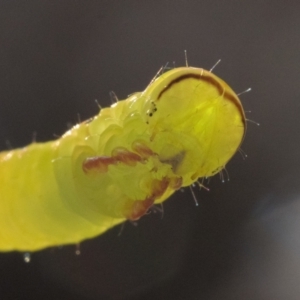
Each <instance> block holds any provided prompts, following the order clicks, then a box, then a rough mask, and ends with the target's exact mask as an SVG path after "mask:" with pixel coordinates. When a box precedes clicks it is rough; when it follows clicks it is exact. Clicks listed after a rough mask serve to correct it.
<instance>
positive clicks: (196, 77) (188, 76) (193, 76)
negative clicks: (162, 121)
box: [157, 73, 246, 128]
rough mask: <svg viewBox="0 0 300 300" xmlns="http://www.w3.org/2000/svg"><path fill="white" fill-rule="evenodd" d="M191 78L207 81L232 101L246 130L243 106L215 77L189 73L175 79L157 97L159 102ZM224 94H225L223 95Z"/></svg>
mask: <svg viewBox="0 0 300 300" xmlns="http://www.w3.org/2000/svg"><path fill="white" fill-rule="evenodd" d="M189 78H194V79H198V80H202V81H205V82H207V83H209V84H211V85H213V86H214V87H215V88H216V89H217V90H218V92H219V94H220V96H222V95H223V97H224V98H225V99H227V100H229V101H231V102H232V103H233V104H234V105H235V106H236V108H237V109H238V111H239V112H240V114H241V116H242V121H243V124H244V127H245V128H246V120H245V117H244V111H243V108H242V106H241V104H240V103H239V101H238V100H237V98H236V97H235V96H234V95H232V94H230V93H228V92H226V90H224V89H223V87H222V85H221V84H220V83H219V82H218V81H217V80H215V79H214V78H213V77H211V76H207V75H204V74H202V75H200V74H195V73H189V74H185V75H181V76H179V77H177V78H175V79H173V80H172V81H171V82H170V83H169V84H168V85H167V86H166V87H165V88H164V89H163V90H162V91H161V92H160V93H159V95H158V97H157V100H158V101H159V99H160V98H161V97H162V95H163V94H164V93H165V92H166V91H167V90H168V89H169V88H171V87H172V86H173V85H174V84H176V83H179V82H180V81H182V80H185V79H189ZM223 92H224V94H223Z"/></svg>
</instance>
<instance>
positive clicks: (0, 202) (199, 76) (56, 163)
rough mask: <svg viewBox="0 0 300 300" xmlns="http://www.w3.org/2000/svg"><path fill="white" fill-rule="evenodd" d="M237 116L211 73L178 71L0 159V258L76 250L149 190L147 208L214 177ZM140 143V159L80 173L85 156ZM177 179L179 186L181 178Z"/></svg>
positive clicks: (230, 144)
mask: <svg viewBox="0 0 300 300" xmlns="http://www.w3.org/2000/svg"><path fill="white" fill-rule="evenodd" d="M244 134H245V116H244V112H243V108H242V106H241V103H240V101H239V99H238V97H237V96H236V94H235V93H234V92H233V91H232V89H231V88H230V87H229V86H228V85H227V84H226V83H224V82H223V81H222V80H221V79H219V78H218V77H216V76H215V75H213V74H212V73H210V72H208V71H205V70H203V69H198V68H190V67H183V68H176V69H173V70H171V71H168V72H166V73H164V74H163V75H161V76H160V77H158V78H157V79H156V80H154V81H153V82H152V83H151V84H150V85H149V86H148V87H147V88H146V90H145V91H144V92H142V93H135V94H133V95H131V96H130V97H129V98H127V99H126V100H123V101H119V102H117V103H115V104H114V105H112V106H111V107H109V108H104V109H101V111H100V113H99V115H97V116H96V117H94V118H93V119H92V120H91V121H89V122H88V121H87V122H84V123H82V124H79V125H76V126H74V127H73V128H72V129H71V130H69V131H68V132H67V133H65V134H64V135H63V136H62V137H61V138H60V139H58V140H56V141H51V142H47V143H33V144H31V145H29V146H27V147H25V148H22V149H17V150H13V151H7V152H2V153H1V154H0V184H1V185H0V251H12V250H18V251H36V250H39V249H43V248H45V247H49V246H57V245H62V244H72V243H79V242H81V241H82V240H85V239H87V238H92V237H95V236H97V235H100V234H101V233H103V232H105V231H106V230H108V229H109V228H111V227H113V226H115V225H116V224H119V223H121V222H123V221H125V220H126V218H128V214H130V213H131V210H132V207H133V205H134V203H137V201H139V203H142V202H141V201H143V200H144V199H147V197H149V196H150V195H153V191H154V190H155V189H156V186H157V185H159V184H160V183H161V182H163V181H164V180H165V181H166V180H167V182H168V187H167V188H166V190H165V192H164V193H163V195H160V196H158V197H156V198H155V203H160V202H162V201H164V200H166V199H167V198H168V197H169V196H170V195H171V194H172V193H173V192H174V191H175V190H176V189H177V188H178V186H174V182H175V183H176V182H177V183H178V182H180V183H182V184H181V186H188V185H190V184H192V183H193V182H195V181H196V180H197V179H198V178H201V177H209V176H212V175H214V174H215V173H218V172H219V171H220V170H221V169H222V168H224V166H225V164H226V163H227V162H228V161H229V160H230V158H231V157H232V156H233V154H234V153H235V152H236V151H237V149H238V148H239V146H240V144H241V142H242V139H243V136H244ZM137 141H139V142H142V143H144V144H145V145H146V146H147V147H148V148H149V149H151V151H152V152H153V153H154V154H153V155H151V156H149V157H147V159H145V160H143V162H137V163H136V164H135V165H127V164H124V163H122V162H120V163H117V164H113V165H109V166H108V170H107V172H102V173H101V172H100V173H97V171H95V172H85V171H84V170H83V164H84V161H85V160H86V159H87V158H89V157H97V156H100V157H102V156H111V155H112V152H113V151H114V150H115V149H116V148H118V147H123V148H126V149H128V150H129V151H132V152H134V147H133V145H134V144H135V143H136V142H137ZM180 180H181V181H182V182H181V181H180Z"/></svg>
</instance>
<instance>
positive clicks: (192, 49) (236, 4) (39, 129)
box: [0, 0, 300, 300]
mask: <svg viewBox="0 0 300 300" xmlns="http://www.w3.org/2000/svg"><path fill="white" fill-rule="evenodd" d="M299 11H300V2H299V1H296V0H294V1H292V0H291V1H286V0H284V1H283V0H277V1H276V0H275V1H274V0H272V1H271V0H266V1H213V0H202V1H201V0H195V1H193V0H173V1H171V0H160V1H155V0H153V1H138V0H126V1H104V0H101V1H100V0H98V1H93V0H90V1H69V0H65V1H57V0H53V1H44V0H39V1H4V0H2V1H0V146H1V149H2V150H4V149H7V145H11V146H12V147H14V148H15V147H22V146H25V145H26V144H28V143H30V142H31V140H32V136H33V133H34V132H36V133H37V138H36V139H37V141H46V140H50V139H53V138H54V136H55V135H61V134H62V133H63V132H64V131H65V130H66V129H67V128H68V126H69V125H70V124H73V125H74V124H76V123H77V122H78V114H79V115H80V118H81V119H82V120H84V119H87V118H89V117H91V116H93V115H95V114H97V113H98V107H97V105H96V104H95V99H98V102H99V103H100V104H101V105H102V106H107V105H110V103H111V102H110V97H109V92H110V91H111V90H113V91H114V92H115V93H116V94H117V96H118V97H119V98H120V99H124V98H126V97H127V95H128V94H130V93H132V92H134V91H138V90H143V89H144V88H145V87H146V86H147V84H148V83H149V81H150V80H151V79H152V77H153V76H154V75H155V73H156V72H157V70H158V69H159V68H160V67H161V66H162V65H164V64H166V63H167V62H170V64H173V61H174V62H175V64H176V66H182V65H184V50H185V49H186V50H187V51H188V61H189V64H190V65H192V66H197V67H203V68H206V69H210V68H211V67H212V66H213V65H214V64H215V63H216V62H217V60H218V59H220V58H221V59H222V62H221V63H220V64H219V65H218V66H217V68H216V69H215V70H214V72H215V74H217V75H218V76H220V77H221V78H223V79H224V80H225V81H226V82H228V83H229V84H230V85H231V86H232V88H233V89H234V90H235V91H236V92H237V93H239V92H242V91H244V90H245V89H247V88H248V87H252V91H251V92H250V93H246V94H243V95H242V96H241V100H242V103H243V105H244V107H245V110H246V111H251V113H249V112H248V113H247V117H248V118H249V119H251V120H254V121H256V122H259V123H260V124H261V126H256V125H255V124H252V123H248V125H249V126H248V131H247V135H246V139H245V141H244V143H243V146H242V149H243V150H244V151H245V152H246V153H247V155H248V157H247V159H246V160H243V158H242V156H241V155H239V154H238V153H237V154H236V155H235V157H234V159H233V160H232V161H231V162H230V163H229V164H228V167H227V170H228V172H229V175H230V181H229V182H226V183H222V182H221V180H220V178H219V176H215V177H214V178H213V179H212V180H211V182H210V184H209V188H210V191H209V192H207V191H205V190H201V191H195V193H196V195H197V199H198V201H199V206H198V207H195V204H194V202H193V198H192V196H191V193H190V191H189V190H188V189H187V190H186V191H185V192H178V193H177V194H176V195H175V196H173V197H172V198H171V199H170V200H168V201H167V202H166V203H165V205H164V210H165V214H164V217H163V218H162V219H161V216H160V215H158V214H151V215H148V216H146V217H144V218H142V220H140V221H139V222H138V226H137V227H134V226H132V225H131V224H129V223H128V224H126V225H125V228H124V230H123V232H122V234H121V236H118V234H119V231H120V227H116V228H113V229H112V230H110V231H109V232H107V233H106V234H104V235H102V236H100V237H98V238H96V239H93V240H88V241H86V242H83V243H82V244H81V246H80V252H81V254H80V255H76V253H75V252H76V247H75V246H66V247H63V248H54V249H46V250H44V251H40V252H36V253H33V254H32V255H31V261H30V263H25V262H24V259H23V254H21V253H3V254H1V255H0V299H1V300H8V299H9V300H10V299H13V300H16V299H22V300H23V299H24V300H27V299H45V300H48V299H49V300H50V299H51V300H52V299H56V300H60V299H64V300H67V299H70V300H79V299H81V300H92V299H108V300H109V299H120V300H122V299H133V300H134V299H174V300H176V299H191V300H193V299H208V300H216V299H223V300H227V299H228V300H231V299H246V300H247V299H275V300H276V299H299V298H300V251H299V245H300V197H299V195H300V185H299V183H298V178H299V174H300V173H299V171H300V168H299V165H300V159H299V150H300V141H299V130H300V89H299V86H300V84H299V78H300V17H299ZM0 184H1V183H0Z"/></svg>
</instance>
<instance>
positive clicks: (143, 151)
mask: <svg viewBox="0 0 300 300" xmlns="http://www.w3.org/2000/svg"><path fill="white" fill-rule="evenodd" d="M132 149H133V150H134V151H135V152H137V153H138V154H139V155H140V156H141V157H142V158H144V159H146V158H148V157H150V156H152V155H155V153H154V152H153V151H152V150H151V149H150V148H149V147H148V146H147V145H146V144H145V143H144V142H143V141H134V142H133V143H132Z"/></svg>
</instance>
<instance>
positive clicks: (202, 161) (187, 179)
mask: <svg viewBox="0 0 300 300" xmlns="http://www.w3.org/2000/svg"><path fill="white" fill-rule="evenodd" d="M141 98H143V99H144V103H145V105H144V107H143V113H144V116H145V121H146V122H147V124H148V126H149V130H150V132H152V136H151V139H152V143H153V151H155V152H156V153H158V155H159V157H160V158H161V160H162V161H165V162H169V163H170V164H171V165H172V166H173V169H174V172H175V173H176V174H177V175H180V176H182V177H183V185H189V184H191V183H192V182H194V181H195V180H196V179H197V178H199V177H208V176H211V175H213V174H215V173H217V172H219V171H220V170H221V169H222V168H224V166H225V165H226V163H227V162H228V161H229V160H230V158H231V157H232V156H233V155H234V153H235V152H236V151H237V149H238V147H239V146H240V144H241V142H242V140H243V137H244V134H245V130H246V123H245V115H244V111H243V108H242V105H241V103H240V101H239V99H238V96H237V95H236V94H235V93H234V92H233V90H232V89H231V88H230V87H229V86H228V85H227V84H226V83H225V82H224V81H223V80H221V79H220V78H218V77H217V76H215V75H214V74H212V73H211V72H209V71H205V70H203V69H198V68H190V67H189V68H187V67H183V68H176V69H173V70H171V71H169V72H166V73H164V74H163V75H161V76H160V77H159V78H157V79H156V80H155V81H154V82H153V83H152V84H151V85H149V86H148V87H147V89H146V90H145V91H144V92H143V93H142V95H141Z"/></svg>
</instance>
